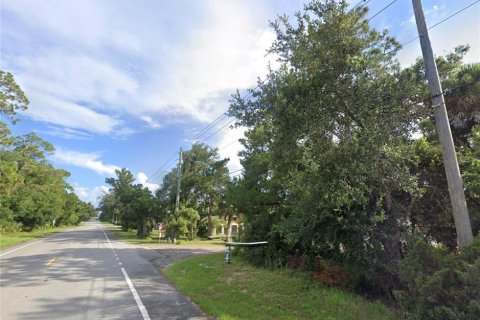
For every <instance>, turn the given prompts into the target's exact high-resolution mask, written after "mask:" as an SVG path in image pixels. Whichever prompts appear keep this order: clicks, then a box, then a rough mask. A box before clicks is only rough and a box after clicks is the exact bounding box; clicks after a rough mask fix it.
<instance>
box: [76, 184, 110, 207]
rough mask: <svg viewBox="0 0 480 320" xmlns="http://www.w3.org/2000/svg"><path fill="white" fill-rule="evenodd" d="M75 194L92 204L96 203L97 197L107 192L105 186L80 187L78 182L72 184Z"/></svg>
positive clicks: (95, 204)
mask: <svg viewBox="0 0 480 320" xmlns="http://www.w3.org/2000/svg"><path fill="white" fill-rule="evenodd" d="M73 189H74V191H75V194H76V195H77V196H78V197H79V198H80V200H83V201H85V202H91V203H92V204H93V205H94V206H97V205H98V200H99V197H100V196H102V195H103V194H105V193H107V192H108V187H106V186H96V187H94V188H85V187H81V186H79V185H78V184H74V185H73Z"/></svg>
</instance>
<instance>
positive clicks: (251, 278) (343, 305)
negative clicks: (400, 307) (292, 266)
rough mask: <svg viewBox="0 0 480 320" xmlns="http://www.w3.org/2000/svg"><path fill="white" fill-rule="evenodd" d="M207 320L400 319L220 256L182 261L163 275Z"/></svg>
mask: <svg viewBox="0 0 480 320" xmlns="http://www.w3.org/2000/svg"><path fill="white" fill-rule="evenodd" d="M164 273H165V274H166V276H167V277H168V278H169V279H170V280H171V281H172V282H173V283H174V284H175V286H176V287H177V288H179V290H181V291H182V292H183V293H185V294H186V295H188V296H189V297H190V298H191V299H192V300H193V301H194V302H195V303H197V304H198V305H199V306H200V307H201V308H202V309H203V310H204V311H205V312H206V313H207V314H208V315H211V316H216V317H219V319H221V320H233V319H259V320H260V319H271V320H273V319H275V320H276V319H322V320H329V319H351V320H363V319H365V320H367V319H368V320H375V319H399V318H398V317H397V316H396V315H395V313H394V312H393V311H392V310H391V309H389V308H388V307H387V306H385V305H384V304H382V303H381V302H371V301H367V300H365V299H363V298H362V297H360V296H357V295H354V294H351V293H347V292H344V291H342V290H338V289H331V288H324V287H322V286H321V285H319V284H316V283H313V282H312V281H310V280H308V279H306V278H304V277H301V276H295V275H291V274H290V273H289V271H287V270H279V271H271V270H266V269H261V268H256V267H253V266H250V265H248V264H246V263H244V262H242V261H241V259H239V258H238V257H234V261H233V263H232V264H230V265H227V264H225V262H224V254H213V255H208V256H200V257H194V258H191V259H187V260H181V261H178V262H176V263H175V264H173V265H172V266H170V267H168V268H167V269H165V270H164Z"/></svg>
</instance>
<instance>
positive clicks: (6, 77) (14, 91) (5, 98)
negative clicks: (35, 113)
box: [0, 70, 29, 123]
mask: <svg viewBox="0 0 480 320" xmlns="http://www.w3.org/2000/svg"><path fill="white" fill-rule="evenodd" d="M28 104H29V101H28V99H27V97H26V95H25V93H24V92H23V90H22V88H20V86H19V85H18V84H17V83H16V82H15V79H14V78H13V75H12V74H11V73H10V72H5V71H3V70H0V115H2V116H4V117H6V118H7V119H9V120H10V121H12V122H13V123H15V122H17V121H18V120H17V119H16V118H15V115H16V114H17V111H18V110H26V109H27V107H28Z"/></svg>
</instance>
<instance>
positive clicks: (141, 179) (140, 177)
mask: <svg viewBox="0 0 480 320" xmlns="http://www.w3.org/2000/svg"><path fill="white" fill-rule="evenodd" d="M135 182H136V183H140V184H141V185H143V186H144V187H146V188H148V190H150V191H152V192H155V191H156V190H157V189H158V188H160V186H159V185H158V184H156V183H151V182H148V177H147V175H146V174H145V173H143V172H139V173H137V176H136V180H135Z"/></svg>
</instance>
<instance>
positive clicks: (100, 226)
mask: <svg viewBox="0 0 480 320" xmlns="http://www.w3.org/2000/svg"><path fill="white" fill-rule="evenodd" d="M100 228H101V229H102V232H103V235H104V236H105V238H107V241H108V244H109V245H110V249H112V250H113V247H112V243H111V242H110V239H108V237H107V234H106V233H105V230H104V229H103V226H100Z"/></svg>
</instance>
